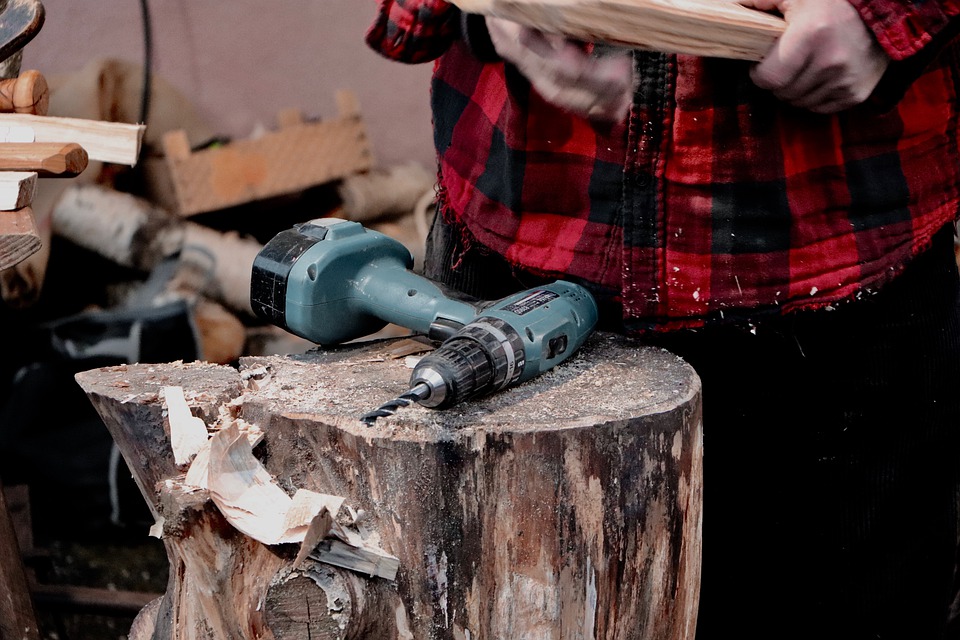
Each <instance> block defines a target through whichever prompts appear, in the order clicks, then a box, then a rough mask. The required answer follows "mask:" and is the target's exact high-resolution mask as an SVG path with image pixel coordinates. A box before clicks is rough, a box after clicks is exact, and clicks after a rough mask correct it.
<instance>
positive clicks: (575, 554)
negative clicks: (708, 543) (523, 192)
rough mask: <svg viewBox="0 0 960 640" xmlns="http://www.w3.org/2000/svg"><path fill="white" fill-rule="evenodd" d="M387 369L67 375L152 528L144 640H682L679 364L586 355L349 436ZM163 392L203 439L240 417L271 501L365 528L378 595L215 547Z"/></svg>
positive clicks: (659, 356)
mask: <svg viewBox="0 0 960 640" xmlns="http://www.w3.org/2000/svg"><path fill="white" fill-rule="evenodd" d="M389 351H390V343H387V342H380V343H374V344H371V345H364V346H359V347H358V346H352V347H343V348H338V349H332V350H327V351H314V352H310V353H308V354H306V355H302V356H288V357H268V358H248V359H244V360H243V361H242V363H241V372H240V373H237V372H236V371H234V370H232V369H229V368H226V367H214V366H211V365H200V364H179V363H178V364H170V365H149V366H147V365H133V366H126V367H115V368H108V369H99V370H95V371H88V372H84V373H81V374H79V375H78V376H77V379H78V381H79V382H80V384H81V386H82V387H83V388H84V390H85V391H86V392H87V394H88V396H89V397H90V398H91V400H92V402H93V403H94V405H95V406H96V407H97V409H98V411H99V412H100V413H101V415H102V416H103V418H104V420H105V422H106V423H107V426H108V427H109V428H110V430H111V432H112V433H113V434H114V437H115V439H116V440H117V442H118V445H119V447H120V450H121V452H122V453H123V454H124V456H125V458H126V459H127V462H128V465H129V466H130V468H131V469H134V470H135V472H134V473H135V475H136V476H137V481H138V483H139V485H140V487H141V489H142V490H143V491H144V496H145V498H146V499H147V501H148V502H149V503H150V504H151V506H152V508H153V509H154V513H155V514H157V516H158V518H162V521H163V530H164V540H165V544H166V546H167V551H168V555H169V556H170V561H171V579H170V585H169V587H168V590H167V594H166V597H165V600H164V603H163V604H162V605H161V607H160V608H159V611H158V613H157V615H156V618H155V620H156V623H155V630H154V633H153V636H152V637H153V638H154V639H156V640H160V639H163V640H167V639H168V638H169V639H174V638H176V639H179V638H215V637H233V638H255V637H256V638H270V637H274V638H301V637H302V638H308V637H309V638H314V639H316V638H337V639H338V640H346V639H352V638H378V639H379V638H384V639H388V640H389V639H392V638H397V639H400V638H411V639H417V640H428V639H431V640H432V639H441V638H443V639H447V638H449V639H456V640H460V639H464V640H465V639H466V638H471V639H483V640H493V639H498V638H521V637H522V638H543V639H550V640H553V639H556V640H568V639H569V640H573V639H580V638H584V639H586V638H591V639H593V638H596V639H600V638H603V639H605V640H613V639H617V640H625V639H664V640H666V639H682V638H690V639H692V638H693V634H694V629H695V627H696V612H697V603H698V588H699V571H700V570H699V563H700V531H701V500H702V498H701V495H702V491H701V468H702V467H701V460H702V446H701V411H700V383H699V379H698V378H697V377H696V374H695V373H694V372H693V370H692V369H691V368H690V367H689V366H687V365H686V364H685V363H683V362H682V361H680V360H679V359H678V358H676V357H675V356H673V355H672V354H669V353H667V352H664V351H661V350H657V349H652V348H647V347H643V346H641V345H639V344H638V343H635V342H631V341H629V340H627V339H624V338H621V337H613V336H606V335H598V336H595V337H594V338H592V339H591V340H590V341H589V342H588V344H587V345H586V346H585V347H584V348H583V349H582V351H581V353H580V354H579V355H578V356H577V357H576V358H574V359H572V360H571V361H568V362H567V363H565V364H564V365H562V366H561V367H558V368H557V369H554V370H552V371H550V372H548V373H546V374H544V375H543V376H540V377H539V378H536V379H534V380H532V381H531V382H529V383H527V384H524V385H521V386H519V387H516V388H513V389H509V390H506V391H504V392H501V393H499V394H497V395H494V396H492V397H489V398H485V399H480V400H476V401H472V402H468V403H465V404H463V405H460V406H458V407H456V408H454V409H451V410H447V411H435V410H430V409H425V408H422V407H419V406H414V407H410V408H407V409H404V410H401V412H400V413H399V414H398V415H397V416H394V417H393V418H390V419H387V420H381V421H378V422H377V423H376V424H375V425H373V426H372V427H367V426H365V425H364V424H363V423H361V422H360V421H359V420H358V416H360V415H361V414H363V413H365V412H366V411H368V410H370V409H372V408H374V407H375V406H376V405H378V404H380V403H381V402H383V401H385V400H388V399H391V398H393V397H396V396H397V395H399V394H400V393H402V392H403V391H404V390H405V386H406V383H407V379H408V378H409V375H410V373H409V369H408V368H406V367H405V366H404V363H403V361H402V360H391V359H390V356H389ZM241 380H243V383H241ZM169 385H180V386H183V387H184V389H185V391H186V397H187V399H188V402H189V403H190V404H191V407H192V409H193V413H194V415H197V416H200V417H203V418H204V419H205V421H206V422H207V424H208V425H210V424H212V419H211V416H212V415H213V414H214V413H215V411H216V408H217V406H219V405H222V404H223V403H225V402H227V401H229V400H230V399H232V398H241V400H242V404H239V405H238V404H237V403H236V402H235V403H233V404H232V406H233V407H237V406H239V409H238V410H239V412H240V414H241V416H242V418H243V419H244V420H245V421H247V422H249V423H252V424H256V425H258V426H259V427H260V428H261V429H262V430H263V431H264V434H265V435H264V439H263V442H262V443H261V444H260V445H258V446H257V448H256V449H255V450H254V451H255V453H256V455H257V457H258V458H259V459H260V460H261V462H262V463H263V464H264V465H265V467H266V468H267V470H268V471H269V472H270V473H271V474H272V475H273V476H274V477H275V478H277V480H278V482H279V484H280V486H281V487H283V488H284V489H286V490H287V491H288V492H290V493H292V491H293V490H294V489H297V488H305V489H310V490H313V491H318V492H323V493H330V494H334V495H340V496H343V497H345V498H346V500H347V504H349V505H351V506H353V507H354V508H356V509H362V510H363V511H364V512H365V514H366V515H365V518H366V524H367V525H368V526H369V527H372V529H373V530H374V531H376V533H377V534H378V535H379V540H380V544H381V546H382V548H383V549H384V550H385V551H386V552H388V553H390V554H393V555H395V556H397V557H398V558H399V560H400V571H399V574H398V576H397V579H396V580H395V581H388V580H384V579H379V578H369V577H366V576H362V575H359V574H356V573H353V572H350V571H347V570H345V569H339V568H337V567H332V566H330V565H326V564H321V563H317V562H315V561H313V560H310V561H308V562H307V563H306V564H304V565H302V566H299V567H294V566H293V562H292V560H293V558H294V556H295V555H296V552H297V549H296V548H295V545H277V546H272V547H267V546H265V545H262V544H260V543H258V542H256V541H253V540H252V539H250V538H248V537H246V536H245V535H243V534H241V533H239V532H238V531H235V530H233V529H232V528H231V527H230V526H229V524H228V523H227V522H226V520H225V519H224V518H223V516H222V515H220V513H219V512H218V511H217V510H216V509H215V507H214V506H213V505H212V503H211V501H210V500H209V499H208V498H209V496H208V495H207V494H206V492H205V491H203V490H194V489H189V488H187V487H185V486H184V485H183V484H182V480H183V478H182V471H183V470H182V469H177V468H176V465H175V464H174V463H173V456H172V453H171V451H170V448H169V443H168V442H167V432H166V431H165V429H167V428H168V427H167V426H166V425H165V421H164V418H163V416H162V415H161V408H160V404H159V402H158V400H157V392H158V391H159V389H160V387H163V386H169ZM235 410H236V409H235ZM291 547H292V548H291ZM153 619H154V618H153V617H151V620H153Z"/></svg>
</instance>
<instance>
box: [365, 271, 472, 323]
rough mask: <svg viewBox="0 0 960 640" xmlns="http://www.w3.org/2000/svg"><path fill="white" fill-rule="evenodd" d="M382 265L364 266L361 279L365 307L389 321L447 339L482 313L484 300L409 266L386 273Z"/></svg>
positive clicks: (372, 313)
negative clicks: (463, 293)
mask: <svg viewBox="0 0 960 640" xmlns="http://www.w3.org/2000/svg"><path fill="white" fill-rule="evenodd" d="M384 275H385V274H384V273H382V269H381V268H380V265H378V264H376V263H375V262H374V263H371V264H369V265H368V266H367V267H365V268H363V269H362V270H361V272H360V274H359V278H358V283H359V288H360V290H362V291H363V294H364V295H363V302H362V304H363V306H364V307H365V311H366V312H367V313H369V314H370V315H373V316H375V317H377V318H380V319H381V320H383V321H385V322H389V323H392V324H396V325H399V326H401V327H405V328H407V329H410V330H411V331H414V332H416V333H422V334H424V335H426V336H429V337H430V338H431V339H434V340H445V339H447V338H448V337H450V335H452V334H453V333H454V332H456V331H457V330H458V329H460V328H461V327H463V326H464V325H466V324H468V323H469V322H471V321H472V320H473V319H474V318H476V317H477V315H478V314H479V313H480V303H479V302H477V301H476V300H472V299H470V298H467V297H465V296H463V295H461V294H459V293H457V292H453V291H450V290H449V289H447V288H446V287H442V286H441V285H438V284H437V283H435V282H433V281H431V280H428V279H427V278H424V277H423V276H420V275H417V274H416V273H414V272H412V271H409V270H405V269H392V270H391V272H390V274H389V276H388V277H384Z"/></svg>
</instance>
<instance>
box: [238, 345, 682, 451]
mask: <svg viewBox="0 0 960 640" xmlns="http://www.w3.org/2000/svg"><path fill="white" fill-rule="evenodd" d="M390 344H391V343H390V342H382V343H375V344H372V345H365V346H360V347H349V348H337V349H332V350H323V351H321V350H313V351H310V352H307V353H305V354H301V355H296V356H286V357H267V358H246V359H243V360H242V361H241V371H242V372H244V371H257V372H258V374H257V375H256V376H252V377H250V381H251V382H253V384H252V385H251V384H249V383H248V390H247V392H246V394H245V401H246V402H248V403H249V402H255V403H258V404H261V403H262V404H263V405H265V406H266V407H269V409H270V411H271V412H274V413H279V414H285V415H296V414H303V415H309V416H312V417H322V419H323V421H325V422H327V423H329V424H335V425H336V426H338V427H341V428H343V429H346V430H348V431H351V432H354V433H357V434H367V435H368V436H370V437H383V436H387V435H388V436H389V437H391V438H398V437H399V438H412V439H427V440H435V439H441V440H442V439H444V438H445V436H444V432H449V431H451V430H456V431H462V430H465V429H482V430H484V431H490V430H499V429H503V430H510V431H525V430H545V429H559V428H564V429H566V428H577V427H589V426H593V425H596V424H603V423H607V422H613V421H623V420H629V419H631V418H636V417H639V416H646V415H651V414H655V413H659V412H662V411H667V410H670V409H672V408H675V407H676V406H677V405H679V404H682V403H684V402H686V401H687V400H689V398H690V397H691V395H692V394H695V393H698V392H699V388H700V386H699V379H698V378H697V376H696V374H695V373H694V372H693V370H692V368H690V367H689V365H687V364H686V363H685V362H683V361H682V360H681V359H680V358H678V357H677V356H675V355H673V354H672V353H670V352H668V351H665V350H662V349H659V348H653V347H649V346H645V345H643V344H642V343H641V342H637V341H633V340H630V339H627V338H623V337H622V336H614V335H610V334H598V335H595V336H594V337H592V338H591V339H590V340H589V341H588V342H587V344H586V345H584V347H583V348H582V349H581V350H580V352H579V353H578V354H576V355H575V356H574V357H573V358H571V359H570V360H568V361H566V362H565V363H563V364H561V365H560V366H558V367H555V368H554V369H552V370H550V371H547V372H546V373H544V374H542V375H540V376H538V377H536V378H534V379H533V380H530V381H528V382H526V383H524V384H522V385H519V386H517V387H513V388H510V389H506V390H503V391H501V392H499V393H496V394H493V395H490V396H486V397H482V398H475V399H472V400H470V401H467V402H464V403H462V404H461V405H458V406H456V407H453V408H450V409H446V410H435V409H427V408H424V407H421V406H419V405H414V406H411V407H407V408H403V409H400V411H399V413H398V414H397V415H396V416H393V417H390V418H381V419H380V420H378V421H377V422H376V423H375V424H374V425H373V426H372V427H368V426H365V425H364V424H362V423H361V422H360V421H359V416H361V415H363V414H364V413H366V412H368V411H370V410H372V409H374V408H376V407H377V406H379V405H380V404H382V403H384V402H387V401H389V400H391V399H393V398H395V397H397V396H399V395H400V394H402V393H403V392H405V391H406V390H407V385H408V381H409V377H410V368H409V366H408V365H407V364H406V363H405V362H404V360H403V359H391V358H389V357H388V356H387V355H386V353H387V351H388V350H389V345H390ZM460 435H463V434H460ZM447 437H449V436H447Z"/></svg>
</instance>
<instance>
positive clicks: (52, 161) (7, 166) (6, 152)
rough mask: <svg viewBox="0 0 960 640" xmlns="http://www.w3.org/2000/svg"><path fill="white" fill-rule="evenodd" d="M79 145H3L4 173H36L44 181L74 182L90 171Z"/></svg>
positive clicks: (0, 168) (0, 164)
mask: <svg viewBox="0 0 960 640" xmlns="http://www.w3.org/2000/svg"><path fill="white" fill-rule="evenodd" d="M88 161H89V158H88V156H87V152H86V151H85V150H84V148H83V147H81V146H80V145H79V144H77V143H75V142H66V143H64V142H0V171H33V172H36V173H37V175H39V176H40V177H41V178H74V177H76V176H78V175H80V174H81V173H82V172H83V170H84V169H86V168H87V163H88Z"/></svg>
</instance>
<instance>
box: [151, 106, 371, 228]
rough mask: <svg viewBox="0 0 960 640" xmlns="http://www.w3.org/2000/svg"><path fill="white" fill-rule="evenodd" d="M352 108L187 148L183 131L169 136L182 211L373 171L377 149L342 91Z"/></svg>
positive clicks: (172, 170) (211, 208) (285, 117)
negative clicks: (205, 146)
mask: <svg viewBox="0 0 960 640" xmlns="http://www.w3.org/2000/svg"><path fill="white" fill-rule="evenodd" d="M338 100H339V102H340V106H341V112H343V109H348V111H347V114H346V115H343V113H341V116H340V117H339V118H336V119H331V120H325V121H320V122H296V119H295V118H292V117H290V114H289V113H284V114H281V118H282V119H283V120H284V122H285V123H286V126H284V127H282V128H280V129H278V130H277V131H273V132H270V133H267V134H265V135H263V136H261V137H259V138H257V139H255V140H237V141H234V142H231V143H229V144H226V145H224V146H219V147H215V148H210V149H201V150H199V151H194V152H192V153H189V154H186V155H185V154H184V146H185V145H184V136H185V134H184V133H183V132H179V131H174V132H171V133H168V134H167V135H166V136H164V140H163V145H164V152H165V155H166V161H167V168H168V170H169V173H170V177H171V180H172V182H173V185H174V191H175V193H176V199H177V202H178V206H177V213H179V215H181V216H192V215H195V214H198V213H204V212H208V211H216V210H219V209H226V208H228V207H232V206H236V205H240V204H244V203H247V202H253V201H256V200H262V199H266V198H271V197H276V196H281V195H286V194H290V193H296V192H299V191H303V190H304V189H308V188H310V187H314V186H317V185H320V184H324V183H327V182H331V181H334V180H339V179H342V178H344V177H346V176H349V175H352V174H355V173H359V172H363V171H368V170H369V169H370V168H371V167H372V165H373V159H372V154H371V151H370V147H369V143H368V141H367V136H366V132H365V129H364V125H363V122H362V121H361V119H360V116H359V113H358V112H357V111H356V110H355V107H351V106H350V105H351V104H355V101H351V100H348V99H346V98H343V97H342V96H341V97H338Z"/></svg>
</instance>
